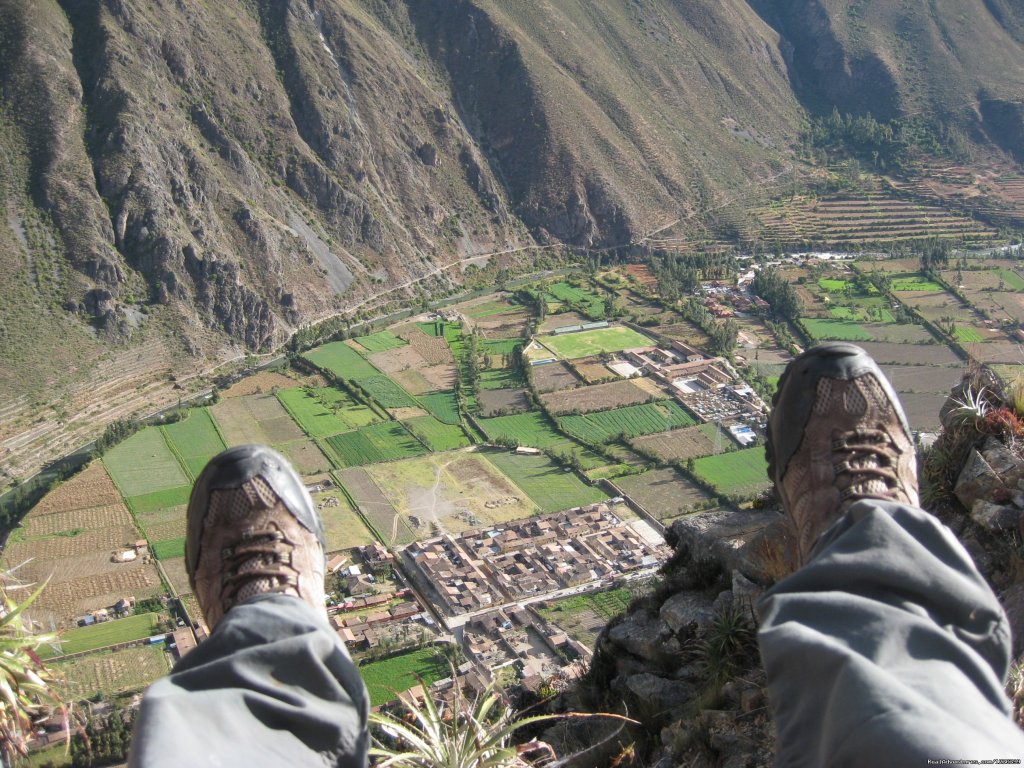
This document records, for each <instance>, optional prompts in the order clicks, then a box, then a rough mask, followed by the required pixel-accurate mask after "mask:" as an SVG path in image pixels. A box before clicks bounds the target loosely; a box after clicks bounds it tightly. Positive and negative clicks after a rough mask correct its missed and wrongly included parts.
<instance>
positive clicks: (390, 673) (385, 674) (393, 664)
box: [359, 647, 451, 707]
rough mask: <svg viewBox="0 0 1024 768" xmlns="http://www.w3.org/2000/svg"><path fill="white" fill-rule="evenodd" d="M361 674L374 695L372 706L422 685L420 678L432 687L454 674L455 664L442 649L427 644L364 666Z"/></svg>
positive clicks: (367, 687) (369, 690) (368, 689)
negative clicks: (446, 656) (453, 667)
mask: <svg viewBox="0 0 1024 768" xmlns="http://www.w3.org/2000/svg"><path fill="white" fill-rule="evenodd" d="M359 674H360V676H361V677H362V678H363V682H364V683H366V690H367V691H368V692H369V694H370V706H371V707H376V706H379V705H381V704H386V703H387V702H389V701H391V700H392V699H394V698H395V697H396V696H397V694H399V693H402V692H403V691H407V690H409V689H410V688H412V687H414V686H416V685H419V684H420V681H422V682H423V684H424V685H426V686H429V685H431V684H432V683H435V682H437V681H438V680H441V679H443V678H445V677H448V676H450V675H451V667H449V666H448V661H447V659H446V658H445V656H444V654H443V653H441V651H440V650H438V649H437V648H433V647H427V648H420V649H419V650H416V651H410V652H409V653H402V654H399V655H397V656H392V657H391V658H390V659H384V660H382V661H372V662H370V663H369V664H365V665H363V666H361V667H360V668H359Z"/></svg>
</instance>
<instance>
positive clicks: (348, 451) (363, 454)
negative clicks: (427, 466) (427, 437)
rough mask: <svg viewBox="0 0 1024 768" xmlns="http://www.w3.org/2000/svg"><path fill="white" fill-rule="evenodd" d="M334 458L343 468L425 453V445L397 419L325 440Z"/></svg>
mask: <svg viewBox="0 0 1024 768" xmlns="http://www.w3.org/2000/svg"><path fill="white" fill-rule="evenodd" d="M325 442H326V444H327V445H328V446H329V447H330V449H331V451H332V452H333V454H334V456H335V458H336V459H337V460H338V462H339V463H340V464H341V466H345V467H358V466H362V465H364V464H376V463H377V462H378V461H393V460H394V459H405V458H409V457H410V456H418V455H419V454H421V453H426V450H427V449H426V448H424V447H423V444H422V443H420V441H419V440H417V439H416V438H415V437H413V436H412V435H411V434H409V431H408V430H407V429H406V428H405V427H403V426H402V425H401V424H400V423H399V422H397V421H385V422H383V423H381V424H374V425H372V426H369V427H363V428H362V429H357V430H355V431H353V432H343V433H342V434H340V435H334V436H333V437H328V438H327V439H326V441H325Z"/></svg>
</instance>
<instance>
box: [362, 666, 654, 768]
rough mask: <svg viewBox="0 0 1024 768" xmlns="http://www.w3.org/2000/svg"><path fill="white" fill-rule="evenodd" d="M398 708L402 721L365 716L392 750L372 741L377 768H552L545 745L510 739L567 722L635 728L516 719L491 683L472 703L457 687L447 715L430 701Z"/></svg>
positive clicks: (379, 715)
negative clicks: (521, 731)
mask: <svg viewBox="0 0 1024 768" xmlns="http://www.w3.org/2000/svg"><path fill="white" fill-rule="evenodd" d="M402 707H403V709H404V715H405V716H404V717H402V716H398V715H392V714H388V713H385V712H374V713H371V714H370V723H371V724H372V725H374V726H376V727H377V728H379V729H380V730H381V731H382V732H383V733H384V734H386V736H387V737H389V738H390V739H391V740H393V743H394V744H395V746H394V747H392V746H388V745H386V744H384V743H382V742H381V740H380V739H377V738H375V739H374V746H373V747H372V748H371V749H370V756H371V757H372V758H375V759H376V760H377V762H376V766H377V768H531V767H532V766H536V765H547V766H548V767H549V768H557V766H558V765H560V762H556V760H555V753H554V750H553V749H552V748H551V746H550V745H548V744H547V743H545V742H541V741H537V740H533V741H530V742H527V743H525V744H514V743H513V742H512V735H513V734H514V733H515V732H516V731H517V730H519V729H520V728H523V727H525V726H528V725H532V724H534V723H540V722H544V721H549V720H561V719H564V718H571V717H581V718H588V717H608V718H612V719H614V720H619V721H622V722H623V723H632V722H635V721H633V720H631V719H630V718H627V717H622V716H621V715H612V714H584V713H578V712H570V713H562V714H557V715H534V716H533V717H517V716H516V714H515V712H513V711H512V710H510V709H508V708H506V707H505V706H504V705H503V704H502V702H501V697H500V696H499V695H498V693H497V684H496V683H495V682H493V681H492V682H491V683H490V684H489V685H488V686H487V688H485V689H484V690H483V691H481V692H480V693H479V694H477V695H476V697H475V698H474V699H473V700H472V701H468V700H467V699H466V698H465V696H464V695H463V693H462V691H461V689H460V688H459V687H458V686H456V694H455V701H454V702H453V704H452V707H451V710H450V711H448V712H442V710H441V709H440V708H439V707H438V705H437V704H436V703H435V702H434V701H433V699H432V698H431V697H430V696H429V695H426V696H424V697H423V703H422V704H416V703H415V702H411V701H405V700H404V699H403V700H402ZM561 762H564V761H561Z"/></svg>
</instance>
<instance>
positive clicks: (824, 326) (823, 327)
mask: <svg viewBox="0 0 1024 768" xmlns="http://www.w3.org/2000/svg"><path fill="white" fill-rule="evenodd" d="M801 322H802V323H803V324H804V327H805V328H806V329H807V332H808V333H810V334H811V336H813V337H814V338H816V339H837V340H839V341H871V340H872V339H873V338H874V337H873V336H872V335H871V334H870V333H868V332H867V331H866V330H864V328H862V327H861V326H860V324H859V323H855V322H852V321H850V320H819V319H817V318H813V317H805V318H802V319H801Z"/></svg>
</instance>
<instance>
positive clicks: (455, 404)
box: [419, 392, 462, 424]
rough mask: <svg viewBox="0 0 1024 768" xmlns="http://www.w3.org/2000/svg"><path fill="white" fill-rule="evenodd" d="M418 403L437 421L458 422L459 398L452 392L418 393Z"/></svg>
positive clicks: (459, 419)
mask: <svg viewBox="0 0 1024 768" xmlns="http://www.w3.org/2000/svg"><path fill="white" fill-rule="evenodd" d="M419 400H420V404H421V405H422V406H423V407H424V408H426V409H427V410H428V411H429V412H430V413H431V415H432V416H433V417H434V418H436V419H437V420H438V421H442V422H444V423H445V424H460V423H462V418H461V417H460V416H459V400H458V398H457V397H456V395H455V393H454V392H435V393H434V394H431V395H420V397H419Z"/></svg>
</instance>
